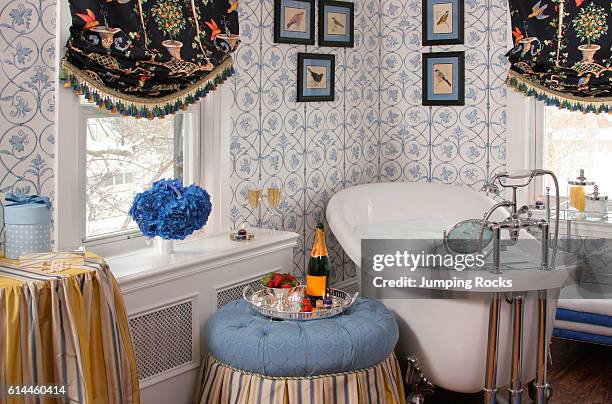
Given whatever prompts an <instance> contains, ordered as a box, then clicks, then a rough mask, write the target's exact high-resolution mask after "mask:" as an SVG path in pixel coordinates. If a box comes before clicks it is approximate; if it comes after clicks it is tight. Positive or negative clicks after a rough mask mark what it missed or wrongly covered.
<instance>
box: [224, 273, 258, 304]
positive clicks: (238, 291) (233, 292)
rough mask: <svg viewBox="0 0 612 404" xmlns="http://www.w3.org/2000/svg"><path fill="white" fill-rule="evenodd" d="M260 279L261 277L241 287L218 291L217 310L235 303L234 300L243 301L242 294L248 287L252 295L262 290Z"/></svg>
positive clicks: (244, 283)
mask: <svg viewBox="0 0 612 404" xmlns="http://www.w3.org/2000/svg"><path fill="white" fill-rule="evenodd" d="M260 279H261V277H259V276H258V277H257V278H255V279H252V280H248V281H245V282H243V283H241V284H239V285H233V286H230V287H228V288H225V289H219V290H217V308H219V307H221V306H224V305H226V304H228V303H230V302H233V301H234V300H238V299H242V292H243V291H244V288H245V287H247V286H250V287H251V292H250V293H254V292H257V291H258V290H260V289H262V286H261V282H260V281H259V280H260Z"/></svg>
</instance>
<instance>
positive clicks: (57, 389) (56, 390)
mask: <svg viewBox="0 0 612 404" xmlns="http://www.w3.org/2000/svg"><path fill="white" fill-rule="evenodd" d="M7 393H8V395H9V396H31V395H33V396H63V395H65V394H66V386H63V385H59V384H44V385H43V384H41V385H23V386H17V385H15V386H8V389H7Z"/></svg>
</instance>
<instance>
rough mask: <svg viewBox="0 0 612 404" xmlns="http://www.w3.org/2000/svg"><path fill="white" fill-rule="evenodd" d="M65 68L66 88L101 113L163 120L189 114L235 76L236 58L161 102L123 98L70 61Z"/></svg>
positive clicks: (134, 97) (224, 62) (123, 95)
mask: <svg viewBox="0 0 612 404" xmlns="http://www.w3.org/2000/svg"><path fill="white" fill-rule="evenodd" d="M61 64H62V66H61V69H60V74H59V79H60V80H62V81H63V82H64V87H65V88H72V91H73V92H74V93H75V94H76V95H79V96H83V97H85V98H86V99H87V100H89V102H92V103H95V104H96V105H97V106H98V107H99V108H100V109H106V110H108V111H111V112H112V113H119V114H121V115H124V116H130V117H134V118H137V119H138V118H147V119H154V118H163V117H165V116H166V115H171V114H174V113H176V112H178V111H180V110H185V109H187V107H188V106H189V105H190V104H193V103H196V102H197V101H198V100H199V99H200V98H204V97H205V96H206V95H208V93H209V92H211V91H214V90H215V89H216V88H217V86H218V85H219V84H222V83H223V82H225V81H226V80H227V79H228V78H229V77H231V76H232V75H233V74H235V70H234V68H233V66H232V64H233V62H232V58H231V57H228V58H227V59H225V60H224V61H223V62H222V63H221V64H220V65H218V66H217V67H215V68H214V69H213V70H212V71H211V72H210V73H209V74H208V75H207V76H206V77H204V78H202V79H200V80H198V81H197V82H195V83H194V84H192V85H190V86H189V87H188V88H186V89H184V90H182V91H179V92H177V93H174V94H170V95H167V96H164V97H159V98H143V97H136V96H133V95H129V94H123V93H121V92H119V91H117V90H113V89H111V88H109V87H107V86H105V85H104V84H103V83H101V82H99V81H92V79H91V78H90V77H89V76H88V75H87V74H85V73H84V72H83V71H82V70H79V69H78V68H76V67H75V66H74V65H72V64H71V63H70V62H68V61H67V60H66V59H63V60H62V63H61Z"/></svg>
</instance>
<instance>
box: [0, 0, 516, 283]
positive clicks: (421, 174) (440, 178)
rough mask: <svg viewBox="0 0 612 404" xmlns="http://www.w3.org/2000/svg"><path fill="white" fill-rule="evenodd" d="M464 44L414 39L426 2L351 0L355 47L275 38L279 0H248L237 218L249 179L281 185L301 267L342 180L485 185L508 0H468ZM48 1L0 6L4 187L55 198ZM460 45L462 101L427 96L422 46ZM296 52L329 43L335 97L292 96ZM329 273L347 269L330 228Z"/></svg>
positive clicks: (243, 6) (245, 215)
mask: <svg viewBox="0 0 612 404" xmlns="http://www.w3.org/2000/svg"><path fill="white" fill-rule="evenodd" d="M465 9H466V23H465V27H466V32H465V38H466V41H465V42H466V43H465V45H457V46H449V47H433V48H432V47H422V46H421V45H420V43H421V0H356V1H355V47H354V48H349V49H345V48H327V47H318V46H303V45H300V46H297V45H285V44H275V43H274V41H273V14H274V13H273V11H274V1H273V0H242V1H241V2H240V7H239V12H240V18H241V32H240V34H241V38H242V41H243V42H242V45H241V47H240V48H239V50H238V52H237V54H236V55H235V60H236V70H237V72H238V74H237V75H236V76H234V78H233V79H232V81H230V82H229V83H227V84H226V85H229V86H231V87H232V91H233V92H234V95H235V101H234V105H233V108H232V121H233V132H232V139H231V150H230V152H231V159H232V164H233V172H232V178H231V189H232V193H233V201H232V204H231V206H230V207H229V210H230V212H229V214H230V218H231V221H232V223H233V224H234V225H235V226H238V225H240V224H241V223H243V222H245V221H246V222H249V223H250V224H251V225H255V224H256V222H257V215H256V212H252V211H251V209H250V208H249V207H248V204H247V195H246V189H247V184H248V182H249V181H250V180H260V181H261V182H262V183H263V184H264V187H265V185H266V183H267V182H269V181H270V178H272V177H273V176H278V177H280V179H281V181H282V183H283V198H282V202H281V205H280V208H279V209H278V211H277V212H273V211H271V210H269V209H267V205H265V204H264V209H263V214H262V216H263V218H262V222H263V225H264V226H269V225H270V221H271V220H272V219H275V220H276V221H279V219H280V220H281V221H282V228H284V229H286V230H290V231H295V232H297V233H299V234H300V235H301V240H300V245H299V248H298V249H297V250H296V252H295V257H294V263H295V272H296V273H300V272H302V271H303V268H304V267H305V265H306V263H307V258H308V256H309V253H310V247H311V245H312V240H313V234H314V228H315V226H316V224H317V222H318V221H319V220H320V219H321V218H322V216H323V210H324V207H325V204H326V203H327V201H328V200H329V198H330V197H331V195H333V194H334V193H335V192H337V191H338V190H341V189H343V188H345V187H349V186H352V185H356V184H361V183H369V182H378V181H435V182H445V183H453V184H463V185H467V186H472V187H479V186H480V184H481V183H482V181H483V180H484V179H485V178H486V177H487V176H488V175H489V174H490V173H491V172H493V171H494V170H495V169H496V168H497V167H499V166H502V165H503V164H504V161H505V129H506V113H505V107H504V106H505V87H504V78H505V72H506V61H505V58H504V57H503V55H504V53H505V50H506V41H507V29H506V24H507V10H506V1H505V0H465ZM55 12H56V0H8V1H7V0H4V1H3V2H2V5H0V50H1V52H0V55H1V56H0V113H1V114H2V118H1V119H0V132H1V133H2V137H1V138H0V163H1V168H0V193H6V192H16V193H41V194H45V195H51V196H53V154H54V122H53V119H54V118H53V113H54V102H55V99H54V93H53V86H54V81H55V76H56V74H55V72H54V71H53V60H54V57H55V49H54V33H55ZM442 50H465V51H466V105H465V106H464V107H424V106H422V105H421V53H423V52H429V51H442ZM298 52H321V53H333V54H335V55H336V83H335V84H336V101H334V102H322V103H297V102H296V101H295V99H296V71H297V68H296V62H297V53H298ZM328 240H329V241H328V243H329V245H328V247H329V252H330V256H331V259H332V263H333V266H334V269H335V273H334V280H335V282H342V281H344V280H348V279H350V278H352V277H353V276H354V275H355V268H354V265H352V264H351V263H350V260H349V259H348V257H347V256H346V255H345V254H344V252H343V251H342V249H341V248H340V246H339V245H338V243H337V242H336V241H335V240H334V239H333V237H332V236H330V237H329V238H328Z"/></svg>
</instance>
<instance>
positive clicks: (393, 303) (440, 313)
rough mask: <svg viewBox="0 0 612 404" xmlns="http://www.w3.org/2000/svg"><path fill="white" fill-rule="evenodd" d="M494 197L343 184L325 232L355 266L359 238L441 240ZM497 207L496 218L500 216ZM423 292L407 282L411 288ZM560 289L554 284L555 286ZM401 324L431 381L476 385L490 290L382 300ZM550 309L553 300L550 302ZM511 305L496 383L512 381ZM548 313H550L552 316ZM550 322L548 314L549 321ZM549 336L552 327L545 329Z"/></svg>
mask: <svg viewBox="0 0 612 404" xmlns="http://www.w3.org/2000/svg"><path fill="white" fill-rule="evenodd" d="M493 204H494V201H493V200H492V199H490V198H488V197H487V196H486V195H485V194H484V193H479V192H475V191H472V190H470V189H467V188H460V187H456V186H451V185H442V184H430V183H400V182H397V183H378V184H367V185H360V186H356V187H352V188H347V189H345V190H343V191H340V192H338V193H337V194H335V195H334V196H333V197H332V198H331V200H330V201H329V203H328V205H327V210H326V218H327V221H328V223H329V227H330V229H331V231H332V232H333V233H334V235H335V237H336V238H337V239H338V241H339V242H340V244H341V245H342V248H343V249H344V250H345V251H346V253H347V254H348V255H349V257H350V258H351V259H352V260H353V262H354V263H355V264H356V266H357V267H359V266H360V262H361V239H362V238H415V239H417V238H420V239H430V238H437V239H441V238H442V234H443V230H448V229H450V228H451V227H452V226H453V225H454V224H456V223H458V222H460V221H462V220H465V219H473V218H482V217H483V215H484V213H485V211H487V210H488V209H489V208H490V207H491V206H492V205H493ZM505 216H506V215H505V214H504V213H503V212H501V211H500V212H499V213H498V215H497V217H494V219H496V220H499V219H504V218H505ZM420 292H422V291H419V290H418V289H417V290H414V289H412V292H407V293H413V294H415V295H417V294H419V293H420ZM552 295H553V296H557V295H558V289H557V290H555V291H553V293H552ZM534 297H535V293H534V292H531V293H530V294H529V295H527V299H526V302H525V317H524V334H523V335H524V337H523V341H524V345H523V346H524V348H523V349H524V351H523V352H524V355H523V358H524V360H523V380H524V382H528V381H530V380H532V379H533V378H534V376H535V357H536V335H537V326H536V324H537V323H536V321H535V319H536V310H537V304H536V302H535V299H534ZM384 303H385V304H386V305H387V307H389V308H390V309H391V310H393V311H394V312H395V313H396V315H397V319H398V323H399V326H400V341H399V343H398V350H399V351H400V354H415V355H416V356H417V357H418V358H419V359H420V361H421V363H422V365H423V370H424V373H425V375H426V376H427V377H429V378H430V380H432V382H433V383H434V384H436V385H437V386H440V387H443V388H445V389H448V390H452V391H458V392H465V393H472V392H477V391H479V390H481V389H482V387H483V383H484V373H485V359H486V351H485V348H486V345H487V330H488V318H489V293H470V292H453V298H452V299H437V300H431V299H385V300H384ZM549 307H550V310H551V314H552V313H553V312H554V310H555V307H556V299H553V302H552V303H551V304H550V306H549ZM510 316H511V305H510V304H507V303H505V302H504V303H503V304H502V310H501V321H500V340H499V364H498V377H497V384H498V386H507V385H508V384H509V381H510V354H511V352H510V351H511V345H510V343H511V326H510ZM550 318H552V317H550ZM551 323H552V321H551ZM549 335H550V333H549Z"/></svg>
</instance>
